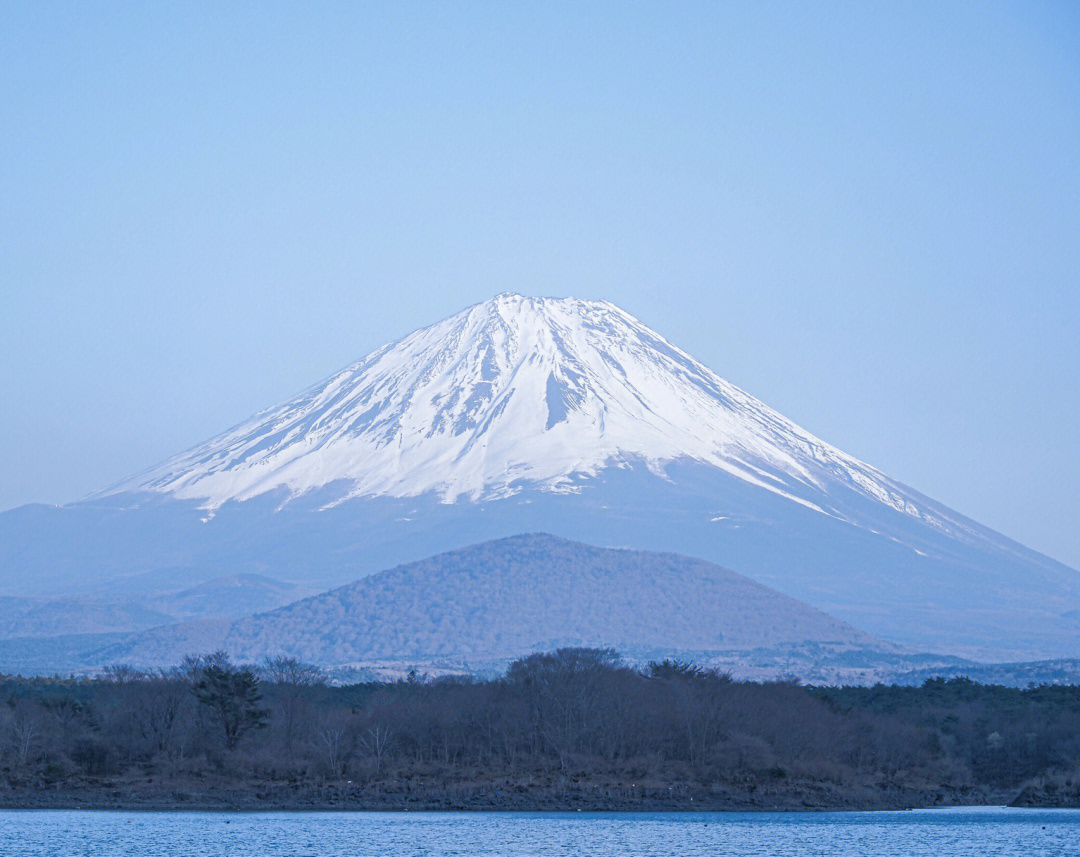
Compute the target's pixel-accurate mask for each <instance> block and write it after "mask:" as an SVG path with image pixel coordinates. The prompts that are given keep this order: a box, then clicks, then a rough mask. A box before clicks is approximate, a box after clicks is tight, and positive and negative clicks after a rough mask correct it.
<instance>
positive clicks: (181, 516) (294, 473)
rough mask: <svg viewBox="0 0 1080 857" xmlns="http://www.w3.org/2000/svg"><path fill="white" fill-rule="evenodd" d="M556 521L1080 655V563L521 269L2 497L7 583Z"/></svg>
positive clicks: (974, 648)
mask: <svg viewBox="0 0 1080 857" xmlns="http://www.w3.org/2000/svg"><path fill="white" fill-rule="evenodd" d="M536 531H546V532H550V533H553V534H556V535H559V536H562V537H565V538H570V539H576V540H579V541H584V542H589V543H592V544H599V545H603V546H612V547H616V546H617V547H630V548H637V549H647V550H664V551H676V552H679V553H683V554H691V555H694V556H699V557H702V558H703V559H707V560H710V561H712V562H715V563H718V564H720V565H722V566H725V567H727V568H732V569H735V570H737V571H738V572H740V573H742V574H745V575H747V576H749V577H751V578H753V579H755V580H757V581H759V582H761V583H763V584H766V585H768V586H770V587H773V588H775V589H777V590H780V591H781V592H783V593H785V594H787V595H789V596H793V597H795V598H798V599H801V600H803V601H806V602H808V603H809V604H811V605H813V606H814V607H816V608H818V609H820V610H823V611H825V612H827V613H829V614H831V615H833V616H836V617H837V618H839V619H841V620H843V621H845V622H848V623H850V624H851V625H853V626H855V627H857V628H859V629H861V630H863V631H865V632H868V633H870V634H872V635H874V636H875V637H879V638H884V639H887V640H891V641H893V642H895V643H899V644H901V645H904V646H907V647H910V648H913V649H919V650H927V651H930V650H932V651H938V652H948V653H950V654H955V655H963V656H971V657H979V658H984V659H995V660H1005V659H1016V658H1050V657H1065V656H1073V657H1075V656H1080V573H1078V572H1076V571H1075V570H1073V569H1070V568H1067V567H1065V566H1064V565H1062V564H1060V563H1057V562H1055V561H1054V560H1052V559H1049V558H1048V557H1045V556H1042V555H1040V554H1038V553H1036V552H1034V551H1032V550H1029V549H1027V548H1025V547H1023V546H1022V545H1019V544H1017V543H1016V542H1013V541H1011V540H1009V539H1007V538H1006V537H1004V536H1002V535H1000V534H998V533H995V532H994V531H992V530H989V529H987V528H986V527H983V526H980V525H979V524H977V523H975V522H973V521H971V520H969V519H967V518H965V517H964V516H962V515H960V514H959V513H957V512H954V511H952V510H950V509H948V508H946V507H945V506H943V505H941V504H940V503H937V502H935V501H933V500H931V499H930V498H928V497H925V496H923V495H921V494H919V493H918V492H916V491H914V490H913V489H911V488H909V487H907V486H905V485H903V484H901V483H899V482H897V481H896V480H893V479H891V478H889V477H888V476H886V475H885V474H884V473H882V472H880V471H879V470H877V469H875V468H873V467H871V466H869V465H867V464H865V463H863V462H860V461H858V460H856V459H855V458H853V457H851V456H849V455H846V454H845V453H843V452H841V451H840V450H838V449H836V448H835V447H833V446H830V445H829V444H828V443H826V442H824V441H822V440H820V439H818V438H816V437H814V436H813V435H811V434H810V433H809V432H807V431H805V430H803V429H801V428H799V427H798V426H797V425H795V424H794V423H792V422H791V421H789V420H787V419H786V418H784V417H783V416H781V415H780V414H778V413H776V412H775V411H773V410H772V409H770V408H768V407H767V406H766V405H764V404H762V403H761V402H760V401H758V400H757V399H755V398H753V397H752V396H750V395H748V394H747V393H745V392H743V391H742V390H740V389H738V388H737V387H735V386H733V385H732V384H730V383H728V382H727V381H725V380H723V379H722V378H720V377H719V376H718V375H717V374H716V373H714V372H713V371H712V370H710V369H708V368H707V367H705V366H703V365H702V364H701V363H699V362H698V361H696V360H694V359H693V358H692V357H690V356H689V355H688V354H686V353H684V352H683V351H681V350H679V349H678V348H677V347H675V346H674V345H672V344H671V343H669V342H668V341H667V340H665V339H664V338H663V337H662V336H660V335H659V334H657V333H655V332H653V331H652V330H650V329H649V328H648V327H646V326H645V325H643V324H642V323H641V322H639V321H638V320H637V319H635V318H633V317H632V316H630V315H628V314H627V313H625V312H623V311H622V310H620V309H619V308H618V307H616V306H614V305H612V304H610V303H605V302H591V301H581V300H572V299H553V298H530V297H522V296H520V295H514V294H504V295H499V296H498V297H496V298H494V299H492V300H490V301H487V302H485V303H482V304H478V305H476V306H474V307H471V308H469V309H466V310H464V311H462V312H460V313H458V314H457V315H454V316H452V317H450V318H448V319H446V320H444V321H441V322H439V323H437V324H434V325H432V326H430V327H427V328H424V329H422V330H418V331H416V332H414V333H412V334H410V335H408V336H406V337H405V338H404V339H401V340H399V341H397V342H395V343H392V344H389V345H386V346H384V347H382V348H380V349H378V350H377V351H375V352H373V353H372V354H370V355H368V356H367V357H365V358H364V359H362V360H360V361H359V362H357V363H355V364H353V365H352V366H349V367H347V368H346V369H343V370H342V371H340V372H338V373H336V374H334V375H332V376H331V377H330V378H328V379H327V380H325V381H323V382H320V383H319V384H316V385H315V386H313V387H311V388H309V389H308V390H306V391H304V392H303V393H300V394H299V395H297V396H296V397H294V398H292V399H290V400H289V401H287V402H285V403H283V404H280V405H276V406H274V407H271V408H268V409H266V410H264V411H262V412H260V413H258V414H256V415H255V416H253V417H251V418H250V419H249V420H247V421H245V422H243V423H241V424H240V425H238V426H236V427H234V428H232V429H230V430H228V431H226V432H225V433H224V434H222V435H220V436H218V437H216V438H213V439H212V440H209V441H207V442H206V443H203V444H201V445H200V446H197V447H195V448H194V449H191V450H189V451H187V452H184V453H181V454H180V455H177V456H175V457H173V458H171V459H169V460H167V461H165V462H164V463H162V464H160V465H158V466H156V467H153V468H151V469H149V470H147V471H145V472H143V473H141V474H139V475H137V476H135V477H132V478H130V479H127V480H125V481H123V482H120V483H118V484H116V485H114V486H112V487H111V488H108V489H106V490H104V491H101V492H99V493H97V494H95V495H92V496H91V497H89V498H87V499H85V500H83V501H80V502H78V503H74V504H70V505H68V506H63V507H44V506H26V507H21V508H19V509H15V510H12V511H10V512H6V513H4V514H3V515H0V537H2V539H0V594H5V595H19V596H26V595H29V594H32V595H38V596H56V595H60V594H62V595H65V596H71V595H73V594H78V593H80V592H82V593H89V592H93V591H94V590H95V589H96V588H100V587H103V586H105V585H107V584H108V585H115V584H116V583H117V582H118V581H120V582H123V583H124V584H125V585H130V586H135V587H137V586H152V585H155V584H154V581H158V582H160V581H168V583H169V584H170V585H173V586H178V585H180V584H181V583H182V584H184V585H195V584H198V583H201V582H205V581H208V580H212V579H215V578H219V577H222V576H225V575H234V574H238V573H257V574H266V575H271V576H272V577H275V578H278V579H281V580H288V581H291V582H294V583H297V584H303V585H304V586H307V587H311V586H331V585H338V584H343V583H347V582H351V581H353V580H355V579H357V578H359V577H362V576H364V575H366V574H368V573H372V572H374V571H378V570H380V569H382V568H385V567H388V566H391V565H395V564H398V563H402V562H408V561H414V560H419V559H422V558H424V557H426V556H428V555H430V554H432V553H436V552H439V551H446V550H451V549H455V548H460V547H463V546H465V545H468V544H472V543H476V542H479V541H483V540H486V539H493V538H500V537H504V536H510V535H515V534H518V533H523V532H536ZM543 585H544V581H543V580H537V581H536V586H537V587H542V586H543Z"/></svg>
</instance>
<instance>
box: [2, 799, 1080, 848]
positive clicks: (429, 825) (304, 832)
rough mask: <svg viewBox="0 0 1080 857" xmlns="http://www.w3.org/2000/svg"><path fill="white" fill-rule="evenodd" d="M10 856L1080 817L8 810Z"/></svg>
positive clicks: (931, 833)
mask: <svg viewBox="0 0 1080 857" xmlns="http://www.w3.org/2000/svg"><path fill="white" fill-rule="evenodd" d="M0 854H2V855H4V857H44V855H48V857H106V855H108V857H112V855H117V857H120V855H124V857H129V855H150V857H153V855H177V857H202V855H229V857H248V855H251V857H256V855H257V857H285V856H286V855H287V857H301V855H310V857H339V855H341V857H345V855H348V857H365V855H374V854H388V855H414V854H415V855H425V857H442V855H462V856H463V857H464V855H469V857H474V855H476V857H479V855H485V857H486V855H508V857H509V855H515V857H517V855H523V856H524V857H527V855H567V857H571V855H598V857H636V855H666V854H672V855H729V854H730V855H763V857H764V855H768V857H786V855H800V857H801V855H829V857H834V855H912V857H923V855H925V856H926V857H960V855H965V857H966V855H979V857H999V855H1000V857H1009V855H1017V857H1019V855H1024V857H1041V855H1047V857H1051V855H1052V857H1059V855H1066V856H1067V855H1077V854H1080V810H1023V809H1003V808H1002V809H998V808H978V809H946V810H942V809H936V810H917V811H912V812H839V813H657V814H639V813H596V814H593V813H572V814H569V813H567V814H560V813H483V812H479V813H421V812H418V813H412V812H403V813H361V812H356V813H325V812H324V813H311V812H293V813H284V812H281V813H197V812H190V813H188V812H185V813H166V812H114V811H108V812H83V811H53V810H2V811H0Z"/></svg>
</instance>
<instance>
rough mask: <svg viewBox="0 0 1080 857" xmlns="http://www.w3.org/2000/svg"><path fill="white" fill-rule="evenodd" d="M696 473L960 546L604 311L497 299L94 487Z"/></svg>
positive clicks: (753, 403)
mask: <svg viewBox="0 0 1080 857" xmlns="http://www.w3.org/2000/svg"><path fill="white" fill-rule="evenodd" d="M678 459H689V460H693V461H696V462H700V463H703V464H707V465H711V466H712V467H715V468H718V469H720V470H722V471H725V472H727V473H729V474H731V475H733V476H735V477H737V478H738V479H740V480H743V481H744V482H747V483H750V484H753V485H756V486H758V487H760V488H763V489H766V490H768V491H770V492H773V493H775V494H777V495H779V496H782V497H785V498H787V499H789V500H791V501H793V502H796V503H799V504H801V505H803V506H806V507H808V508H811V509H814V510H815V511H818V512H820V513H822V514H827V515H832V516H834V517H839V518H842V519H845V520H849V519H850V518H851V515H850V510H848V509H847V505H846V504H844V503H842V502H834V500H833V499H832V498H831V497H830V492H835V489H836V487H837V486H838V485H839V486H842V487H843V488H844V489H847V490H845V491H844V492H843V493H845V494H846V493H847V491H853V492H855V493H856V494H858V495H861V496H863V497H865V498H867V499H870V500H873V501H877V502H880V503H883V504H886V505H887V506H889V507H891V508H893V509H895V510H898V511H900V512H903V513H905V514H906V515H909V516H911V517H913V518H917V519H920V520H923V521H924V522H925V523H927V524H929V525H931V526H933V527H935V528H939V529H943V530H946V531H948V532H950V533H951V534H952V535H954V536H959V537H961V538H972V537H975V533H974V532H973V531H972V530H971V529H970V528H969V527H968V526H967V524H966V523H965V522H964V521H963V519H961V518H960V517H959V516H954V515H950V514H949V512H948V510H947V509H944V508H943V507H940V506H938V505H937V504H933V503H929V502H926V500H925V498H921V497H919V496H918V495H916V494H915V493H914V492H911V491H910V489H907V488H905V487H904V486H903V485H900V484H899V483H896V482H894V481H893V480H891V479H889V478H888V477H886V476H885V475H884V474H882V473H881V472H879V471H878V470H875V469H874V468H872V467H870V466H868V465H866V464H863V463H861V462H859V461H857V460H856V459H854V458H852V457H850V456H848V455H845V454H844V453H842V452H840V451H839V450H837V449H835V448H834V447H832V446H830V445H828V444H827V443H824V442H823V441H821V440H819V439H818V438H816V437H814V436H813V435H811V434H809V433H808V432H806V431H804V430H803V429H800V428H799V427H798V426H796V425H795V424H793V423H792V422H790V421H789V420H787V419H785V418H784V417H782V416H781V415H780V414H778V413H776V412H775V411H773V410H771V409H770V408H768V407H766V406H765V405H764V404H762V403H761V402H759V401H758V400H757V399H755V398H753V397H752V396H749V395H747V394H746V393H744V392H743V391H742V390H740V389H738V388H737V387H735V386H733V385H732V384H729V383H728V382H727V381H725V380H723V379H722V378H720V377H719V376H717V375H716V374H715V373H714V372H712V371H711V370H710V369H708V368H706V367H705V366H703V365H702V364H700V363H699V362H697V361H696V360H694V359H693V358H691V357H690V356H689V355H687V354H685V353H684V352H682V351H680V350H679V349H678V348H676V347H675V346H673V345H671V344H670V343H668V342H667V341H666V340H665V339H664V338H663V337H661V336H660V335H659V334H657V333H655V332H653V331H652V330H650V329H649V328H647V327H646V326H645V325H643V324H642V323H641V322H639V321H637V320H636V319H635V318H633V317H632V316H630V315H628V314H627V313H625V312H623V311H622V310H620V309H619V308H618V307H616V306H614V305H612V304H610V303H606V302H590V301H581V300H573V299H553V298H528V297H522V296H520V295H514V294H503V295H499V296H498V297H496V298H494V299H492V300H490V301H487V302H485V303H482V304H478V305H476V306H473V307H471V308H469V309H466V310H464V311H463V312H461V313H458V314H457V315H454V316H452V317H450V318H448V319H446V320H444V321H442V322H439V323H438V324H434V325H432V326H430V327H427V328H424V329H422V330H418V331H416V332H415V333H412V334H410V335H409V336H406V337H405V338H404V339H401V340H400V341H398V342H396V343H392V344H390V345H387V346H384V347H382V348H380V349H379V350H377V351H375V352H374V353H372V354H370V355H368V356H367V357H365V358H364V359H363V360H360V361H359V362H358V363H355V364H353V365H352V366H350V367H348V368H346V369H344V370H342V371H341V372H339V373H337V374H336V375H334V376H332V377H331V378H329V379H328V380H326V381H324V382H322V383H320V384H317V385H316V386H314V387H312V388H310V389H308V390H307V391H305V392H303V393H301V394H300V395H299V396H297V397H296V398H294V399H292V400H290V401H288V402H286V403H284V404H282V405H279V406H276V407H273V408H269V409H267V410H265V411H262V412H261V413H259V414H256V415H255V416H254V417H252V418H251V419H249V420H248V421H246V422H244V423H242V424H240V425H239V426H237V427H235V428H233V429H231V430H230V431H228V432H226V433H225V434H223V435H221V436H219V437H217V438H214V439H213V440H210V441H208V442H206V443H204V444H202V445H201V446H198V447H196V448H195V449H192V450H190V451H188V452H186V453H183V454H181V455H178V456H176V457H174V458H172V459H169V460H168V461H166V462H165V463H163V464H162V465H160V466H158V467H155V468H153V469H151V470H149V471H147V472H144V473H142V474H140V475H139V476H137V477H135V478H134V479H132V480H129V481H127V482H124V483H121V484H119V485H116V486H114V487H113V488H111V489H109V490H107V491H105V492H103V494H104V495H108V494H117V493H127V492H141V491H153V492H160V493H165V494H168V495H170V496H173V497H176V498H182V499H197V500H199V501H201V502H202V503H203V504H204V505H205V506H206V507H207V508H211V509H212V508H215V507H218V506H220V505H221V504H222V503H224V502H226V501H228V500H245V499H249V498H252V497H254V496H257V495H259V494H262V493H265V492H267V491H270V490H273V489H278V488H281V487H284V488H286V489H288V491H289V492H290V493H291V494H292V495H294V496H295V495H301V494H304V493H305V492H308V491H310V490H312V489H315V488H322V487H324V486H327V485H330V484H337V485H340V486H341V490H340V495H339V497H338V498H337V499H345V498H348V497H365V496H367V497H372V496H383V495H385V496H392V497H408V496H416V495H420V494H424V493H426V492H436V493H437V494H438V495H439V496H440V498H441V499H442V500H443V501H444V502H454V501H456V500H459V499H469V500H481V499H491V498H496V497H505V496H508V495H511V494H514V493H516V492H517V491H518V490H520V489H521V487H522V486H523V485H525V484H532V485H533V486H536V487H540V488H542V489H543V490H548V491H553V492H569V491H575V490H579V485H580V478H581V477H582V476H594V475H596V474H597V473H598V472H599V471H601V470H602V469H603V468H604V467H607V466H612V465H615V466H626V465H627V464H629V463H631V462H644V463H645V464H646V465H647V466H648V467H649V468H650V469H652V470H654V471H655V472H657V473H660V474H662V473H663V468H664V465H665V464H667V463H668V462H672V461H675V460H678Z"/></svg>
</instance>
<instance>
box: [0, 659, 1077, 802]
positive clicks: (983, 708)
mask: <svg viewBox="0 0 1080 857" xmlns="http://www.w3.org/2000/svg"><path fill="white" fill-rule="evenodd" d="M990 802H993V803H1002V802H1017V803H1029V804H1042V805H1080V687H1077V686H1041V687H1031V688H1028V689H1026V690H1020V689H1014V688H1006V687H1000V686H994V685H981V684H976V683H974V682H971V681H967V680H964V679H951V680H943V679H934V680H930V681H927V682H926V683H925V684H923V685H922V686H921V687H892V686H888V687H887V686H877V687H869V688H859V687H845V688H812V687H804V686H801V685H800V684H798V683H797V682H794V681H788V682H769V683H751V682H736V681H732V680H731V679H730V678H729V677H728V676H726V675H724V674H721V673H717V672H714V671H709V670H704V669H700V668H697V667H695V666H693V665H691V664H687V663H682V662H678V661H664V662H657V663H652V664H650V665H649V666H648V667H647V668H645V669H635V668H632V667H629V666H627V665H624V664H623V663H622V662H621V661H620V659H619V657H618V656H617V654H616V653H615V652H613V651H610V650H597V649H560V650H558V651H555V652H550V653H543V654H534V655H530V656H528V657H525V658H522V659H520V660H518V661H516V662H514V663H513V664H512V665H511V666H510V667H509V669H508V670H507V672H506V674H505V675H504V676H502V677H501V678H499V679H496V680H488V681H480V680H469V679H462V678H438V679H428V678H425V677H422V676H416V675H410V676H408V677H407V678H405V679H403V680H401V681H395V682H381V683H364V684H355V685H348V686H332V685H330V684H328V683H327V681H326V680H325V677H324V676H323V675H322V674H321V673H320V671H319V670H318V669H317V668H315V667H312V666H309V665H306V664H303V663H300V662H298V661H296V660H293V659H289V658H275V659H270V660H267V661H266V662H264V663H263V664H261V665H259V666H258V667H255V666H237V665H234V664H233V663H231V662H230V661H229V659H228V657H227V656H226V655H224V654H223V653H216V654H212V655H206V656H198V657H194V656H193V657H189V658H186V659H185V660H184V662H183V663H182V664H181V665H180V666H178V667H177V668H175V669H172V670H168V671H164V672H159V673H155V674H146V673H139V672H136V671H133V670H131V669H128V668H123V667H116V668H112V669H108V670H106V671H105V672H104V673H103V674H102V675H101V676H99V677H96V678H93V679H89V678H86V679H40V678H39V679H22V678H16V677H6V678H0V804H2V805H4V806H9V807H14V806H103V807H106V806H131V807H193V808H194V807H222V808H225V807H237V808H259V807H265V808H272V807H297V808H311V807H326V808H350V807H352V808H386V809H389V808H401V809H409V808H506V809H633V808H641V809H660V808H670V809H724V808H732V809H734V808H773V807H782V808H828V807H903V806H917V805H918V806H927V805H943V804H965V803H990Z"/></svg>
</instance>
